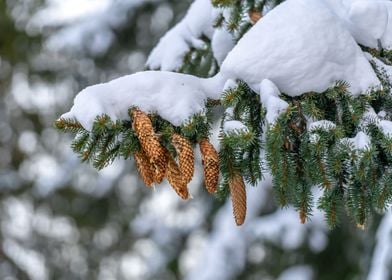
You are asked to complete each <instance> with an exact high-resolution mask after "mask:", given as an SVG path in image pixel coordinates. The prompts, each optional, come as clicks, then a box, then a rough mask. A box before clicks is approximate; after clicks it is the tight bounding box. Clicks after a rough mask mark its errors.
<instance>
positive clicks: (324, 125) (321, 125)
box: [308, 120, 336, 132]
mask: <svg viewBox="0 0 392 280" xmlns="http://www.w3.org/2000/svg"><path fill="white" fill-rule="evenodd" d="M335 128H336V124H334V123H333V122H331V121H328V120H321V121H315V122H312V123H311V124H310V125H309V128H308V130H309V131H310V132H312V131H315V130H317V129H322V130H326V131H330V130H332V129H335Z"/></svg>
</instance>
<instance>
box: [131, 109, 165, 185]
mask: <svg viewBox="0 0 392 280" xmlns="http://www.w3.org/2000/svg"><path fill="white" fill-rule="evenodd" d="M132 118H133V129H134V130H135V133H136V135H137V137H138V139H139V141H140V145H141V146H142V149H143V150H144V151H145V153H146V155H147V157H148V158H149V160H150V163H151V165H152V166H153V168H154V181H155V182H157V183H161V182H162V180H163V178H164V177H165V173H166V166H167V157H166V155H165V148H164V147H162V145H161V143H159V140H158V137H157V136H156V135H155V133H154V128H153V126H152V122H151V120H150V118H149V117H148V115H147V114H146V113H144V112H142V111H141V110H139V109H134V110H132Z"/></svg>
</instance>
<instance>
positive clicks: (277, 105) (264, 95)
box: [260, 79, 289, 124]
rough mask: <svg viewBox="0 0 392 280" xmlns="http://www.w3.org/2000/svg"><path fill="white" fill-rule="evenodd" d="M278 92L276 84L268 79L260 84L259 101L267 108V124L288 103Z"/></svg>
mask: <svg viewBox="0 0 392 280" xmlns="http://www.w3.org/2000/svg"><path fill="white" fill-rule="evenodd" d="M279 96H280V92H279V89H278V88H277V86H276V85H275V84H274V83H273V82H272V81H270V80H268V79H264V80H263V81H262V82H261V84H260V102H261V104H262V105H263V107H264V108H266V110H267V115H266V119H267V122H268V123H269V124H272V123H275V121H276V119H277V118H278V117H279V115H280V114H281V113H283V112H284V111H285V110H286V109H287V107H288V106H289V104H288V103H287V102H286V101H283V100H282V99H280V98H279Z"/></svg>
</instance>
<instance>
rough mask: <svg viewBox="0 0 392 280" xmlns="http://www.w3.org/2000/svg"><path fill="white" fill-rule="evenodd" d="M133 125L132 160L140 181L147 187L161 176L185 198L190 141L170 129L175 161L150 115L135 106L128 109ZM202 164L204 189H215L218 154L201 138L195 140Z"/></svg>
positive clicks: (192, 158) (190, 173) (191, 155)
mask: <svg viewBox="0 0 392 280" xmlns="http://www.w3.org/2000/svg"><path fill="white" fill-rule="evenodd" d="M132 119H133V129H134V130H135V133H136V135H137V137H138V139H139V142H140V146H141V149H140V150H139V151H138V152H137V153H135V161H136V165H137V168H138V170H139V173H140V175H141V177H142V179H143V181H144V183H145V184H146V185H147V186H149V187H151V186H153V184H154V183H158V184H159V183H161V182H162V181H163V179H164V178H166V179H167V180H168V182H169V183H170V185H171V186H172V187H173V189H174V190H175V191H176V193H177V194H178V195H179V196H180V197H181V198H182V199H188V198H189V192H188V183H189V182H190V181H191V180H192V178H193V173H194V169H195V168H194V165H195V156H194V152H193V147H192V144H191V143H190V142H189V140H188V139H186V138H185V137H183V136H181V135H179V134H176V133H174V134H173V135H172V137H171V144H172V145H173V147H174V148H175V149H176V152H177V158H178V163H177V161H176V160H175V159H174V158H173V157H172V156H171V154H170V152H169V151H168V150H167V149H166V148H165V147H164V146H162V145H161V143H160V142H159V140H158V137H157V136H156V134H155V132H154V129H153V126H152V122H151V119H150V118H149V116H148V115H147V114H145V113H144V112H142V111H141V110H139V109H134V110H132ZM199 146H200V151H201V154H202V162H203V168H204V181H205V185H206V188H207V190H208V192H210V193H215V192H216V190H217V187H218V181H219V156H218V153H217V151H216V150H215V148H214V146H213V145H212V144H211V143H210V142H209V141H208V139H204V140H202V141H200V142H199Z"/></svg>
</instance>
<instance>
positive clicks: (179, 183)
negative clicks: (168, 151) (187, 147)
mask: <svg viewBox="0 0 392 280" xmlns="http://www.w3.org/2000/svg"><path fill="white" fill-rule="evenodd" d="M166 177H167V180H168V181H169V183H170V185H171V186H172V187H173V189H174V190H175V192H176V193H177V194H178V195H179V196H180V197H181V198H182V199H188V198H189V192H188V186H187V183H186V182H185V180H184V177H183V176H182V173H181V171H180V168H179V167H178V165H177V162H176V161H175V160H174V159H173V158H172V157H171V156H170V157H169V161H168V165H167V170H166Z"/></svg>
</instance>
